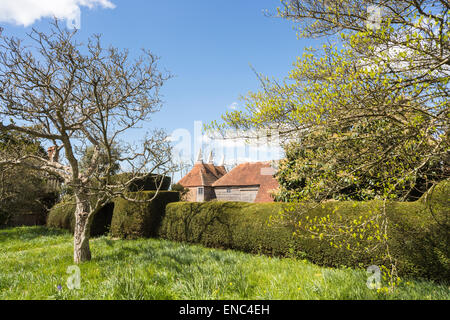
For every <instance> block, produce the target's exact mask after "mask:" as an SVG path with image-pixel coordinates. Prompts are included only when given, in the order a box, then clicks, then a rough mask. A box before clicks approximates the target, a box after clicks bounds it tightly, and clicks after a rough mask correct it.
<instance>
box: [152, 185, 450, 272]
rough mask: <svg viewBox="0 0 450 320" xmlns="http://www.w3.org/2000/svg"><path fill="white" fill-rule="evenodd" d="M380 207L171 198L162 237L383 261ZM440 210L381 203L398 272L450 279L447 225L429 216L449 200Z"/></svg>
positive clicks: (335, 262) (332, 262) (328, 259)
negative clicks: (336, 229)
mask: <svg viewBox="0 0 450 320" xmlns="http://www.w3.org/2000/svg"><path fill="white" fill-rule="evenodd" d="M439 186H440V188H444V187H445V188H447V189H445V190H446V191H445V192H444V193H445V194H447V195H448V190H449V189H448V187H449V186H448V185H444V184H442V185H439ZM441 190H442V189H441ZM442 192H443V191H442ZM434 201H436V202H433V206H434V207H437V205H436V203H438V201H437V200H434ZM446 201H448V200H446ZM439 203H440V202H439ZM440 206H442V203H441V204H440ZM382 207H383V201H379V200H373V201H367V202H352V201H343V202H333V201H332V202H326V203H324V204H319V205H318V204H314V203H304V204H296V205H292V204H283V203H268V204H248V203H234V202H206V203H173V204H169V205H168V206H167V209H166V216H165V218H164V220H163V223H162V227H161V229H160V236H161V237H163V238H166V239H170V240H176V241H186V242H192V243H201V244H203V245H206V246H212V247H219V248H230V249H236V250H242V251H245V252H251V253H266V254H274V255H280V256H295V257H299V258H307V259H308V260H310V261H312V262H313V263H316V264H319V265H325V266H334V267H339V266H342V265H345V266H349V267H360V266H365V267H367V266H369V265H372V264H374V265H380V266H381V265H385V264H386V261H385V258H386V257H385V255H384V248H383V247H382V246H376V244H377V242H376V239H375V240H374V239H373V237H377V236H379V237H380V238H381V237H383V233H382V232H381V230H380V228H381V227H382V225H380V223H381V221H377V217H378V214H379V211H380V209H381V208H382ZM441 209H442V210H441ZM441 209H439V212H435V213H434V214H433V215H432V214H431V213H430V211H429V210H428V209H427V206H426V205H425V204H424V202H423V201H416V202H409V203H401V202H387V203H386V207H385V210H386V214H387V216H388V217H389V220H388V223H389V225H388V237H387V238H386V241H387V242H388V244H389V249H390V255H391V256H392V258H393V259H395V260H396V262H397V269H398V273H399V274H400V275H414V276H421V277H427V278H431V279H436V280H446V279H447V280H448V279H449V278H450V268H449V266H450V264H449V263H448V261H449V257H450V253H449V250H448V244H449V238H448V234H449V233H448V228H447V229H445V228H441V226H440V224H439V223H438V221H436V219H435V218H434V216H436V215H446V216H447V215H448V212H450V206H448V204H447V205H445V207H441ZM280 212H281V213H282V215H279V213H280ZM274 218H275V219H277V221H274V220H273V219H274ZM305 220H306V221H307V222H306V223H305V222H304V221H305ZM371 220H373V221H374V223H373V224H372V225H371V226H370V227H369V229H368V230H367V229H365V230H366V231H367V233H362V232H361V231H360V230H356V228H357V226H359V225H360V222H361V221H371ZM301 221H303V224H302V225H301V227H299V222H301ZM327 221H328V222H330V221H331V222H333V224H332V226H337V225H339V226H342V228H343V231H342V232H338V233H337V235H336V236H335V237H334V238H330V237H329V236H327V232H329V231H330V230H334V229H332V228H330V229H329V230H327V231H326V232H323V228H326V226H327V225H328V226H330V223H327ZM355 221H356V222H355ZM275 222H276V223H275ZM352 227H355V230H352ZM370 228H371V229H370ZM377 230H378V231H379V232H377ZM354 234H355V235H354ZM373 234H375V236H373ZM361 235H363V236H362V237H361ZM371 237H372V238H371ZM374 241H375V242H374ZM374 244H375V245H374ZM349 248H350V249H349ZM366 249H367V250H366Z"/></svg>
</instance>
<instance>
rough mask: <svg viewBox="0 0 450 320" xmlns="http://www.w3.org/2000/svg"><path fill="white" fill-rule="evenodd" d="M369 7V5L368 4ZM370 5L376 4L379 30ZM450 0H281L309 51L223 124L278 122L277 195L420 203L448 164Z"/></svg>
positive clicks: (270, 124) (282, 10)
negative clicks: (314, 39) (281, 153)
mask: <svg viewBox="0 0 450 320" xmlns="http://www.w3.org/2000/svg"><path fill="white" fill-rule="evenodd" d="M371 6H372V7H371ZM369 8H379V9H380V12H381V13H382V15H381V18H382V19H381V20H380V21H378V22H377V23H378V25H377V26H373V25H371V24H368V21H370V19H371V16H370V15H371V10H369ZM448 9H449V8H448V2H447V1H398V0H396V1H346V0H335V1H332V0H328V1H282V7H281V8H279V15H280V16H281V17H283V18H287V19H291V20H293V21H295V22H296V23H298V24H299V30H300V31H301V33H300V36H333V35H334V38H333V37H332V38H331V39H334V40H332V42H331V43H330V44H326V45H324V48H323V50H320V51H319V50H313V49H309V50H307V51H306V52H305V54H304V55H303V56H302V57H301V58H299V59H298V60H297V62H296V63H295V67H294V69H293V70H292V71H291V73H290V74H289V77H288V79H286V80H285V81H284V82H283V83H279V82H277V81H273V80H269V79H268V78H266V77H263V76H261V77H260V79H261V82H262V87H263V90H261V91H260V92H256V93H250V94H249V95H248V96H247V97H245V98H244V99H245V102H246V110H244V111H233V112H228V113H227V114H225V115H224V116H223V117H222V119H223V123H217V122H214V123H213V124H212V125H211V127H212V128H215V129H219V130H224V129H230V128H231V129H239V130H241V129H245V130H252V129H258V128H272V129H276V130H278V132H279V135H280V137H281V139H282V141H283V143H284V147H285V150H286V154H287V160H285V161H282V162H281V163H280V167H279V168H280V173H279V175H278V177H279V180H280V184H281V193H280V195H279V199H284V200H287V199H293V198H294V199H314V200H322V199H329V198H337V199H345V198H350V199H372V198H400V199H416V198H417V197H418V196H419V195H420V194H421V193H423V192H424V191H425V190H426V189H427V188H429V187H430V186H431V185H432V184H433V183H435V182H437V181H440V180H442V179H447V178H448V173H449V172H448V168H449V161H450V160H449V159H450V156H449V133H448V127H449V101H448V96H449V86H448V81H449V75H450V60H449V59H450V47H449V19H448V16H449V15H448Z"/></svg>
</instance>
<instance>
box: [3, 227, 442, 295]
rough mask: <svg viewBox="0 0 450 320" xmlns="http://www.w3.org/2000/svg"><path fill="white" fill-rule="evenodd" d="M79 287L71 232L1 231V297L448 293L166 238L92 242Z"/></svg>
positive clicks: (421, 283) (415, 282) (409, 282)
mask: <svg viewBox="0 0 450 320" xmlns="http://www.w3.org/2000/svg"><path fill="white" fill-rule="evenodd" d="M91 249H92V254H93V259H92V261H90V262H87V263H83V264H81V265H79V267H80V270H81V287H80V289H75V290H70V289H68V287H67V285H66V281H67V278H68V277H69V276H70V274H67V273H66V271H67V268H68V267H69V266H71V265H72V264H73V263H72V236H71V235H70V234H69V233H67V232H66V231H63V230H57V229H47V228H44V227H22V228H13V229H3V230H0V299H446V300H448V299H450V288H449V287H448V286H447V285H438V284H435V283H432V282H427V281H418V280H407V279H405V280H404V281H403V282H402V283H401V285H400V286H399V287H398V288H397V289H396V290H395V291H394V292H393V293H383V292H377V290H370V289H368V288H367V287H366V280H367V274H366V272H365V271H364V270H352V269H344V268H343V269H330V268H323V267H318V266H316V265H314V264H311V263H309V262H307V261H300V260H294V259H278V258H272V257H267V256H256V255H250V254H245V253H241V252H236V251H231V250H227V251H223V250H214V249H207V248H204V247H201V246H196V245H187V244H180V243H175V242H170V241H165V240H157V239H142V240H112V239H109V238H108V237H101V238H96V239H92V240H91Z"/></svg>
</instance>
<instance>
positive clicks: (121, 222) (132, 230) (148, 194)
mask: <svg viewBox="0 0 450 320" xmlns="http://www.w3.org/2000/svg"><path fill="white" fill-rule="evenodd" d="M154 195H155V192H154V191H143V192H139V193H138V196H137V197H136V198H137V199H140V200H147V199H151V198H152V197H154ZM176 201H180V195H179V193H178V192H172V191H160V192H158V194H157V196H156V198H155V199H153V200H152V201H151V202H143V203H139V202H130V201H127V200H125V199H115V200H114V213H113V218H112V222H111V235H112V236H113V237H119V238H124V239H135V238H139V237H154V236H156V235H157V234H158V229H159V226H160V223H161V220H162V218H163V217H164V214H165V208H166V205H167V204H168V203H170V202H176Z"/></svg>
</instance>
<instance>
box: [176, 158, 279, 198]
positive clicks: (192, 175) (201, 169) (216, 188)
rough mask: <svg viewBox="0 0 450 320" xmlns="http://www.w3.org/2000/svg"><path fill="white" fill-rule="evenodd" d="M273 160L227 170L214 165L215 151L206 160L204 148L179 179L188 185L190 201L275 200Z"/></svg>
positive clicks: (275, 187)
mask: <svg viewBox="0 0 450 320" xmlns="http://www.w3.org/2000/svg"><path fill="white" fill-rule="evenodd" d="M274 173H275V170H274V169H273V168H272V167H271V163H270V162H253V163H250V162H247V163H242V164H240V165H238V166H237V167H235V168H234V169H233V170H231V171H230V172H227V171H226V169H225V166H224V165H223V161H222V164H221V165H219V166H215V165H214V163H213V158H212V154H210V156H209V159H208V163H203V160H202V157H201V151H200V153H199V156H198V159H197V162H196V163H195V165H194V167H193V168H192V170H191V171H190V172H189V173H188V174H186V176H184V177H183V178H182V179H181V180H180V181H179V182H178V183H179V184H181V185H182V186H183V187H185V188H188V189H189V193H188V195H187V200H188V201H194V202H202V201H210V200H213V199H217V200H221V201H243V202H273V199H272V197H271V195H270V193H271V191H272V190H274V189H277V188H278V182H277V180H276V179H275V178H274V177H273V174H274Z"/></svg>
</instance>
